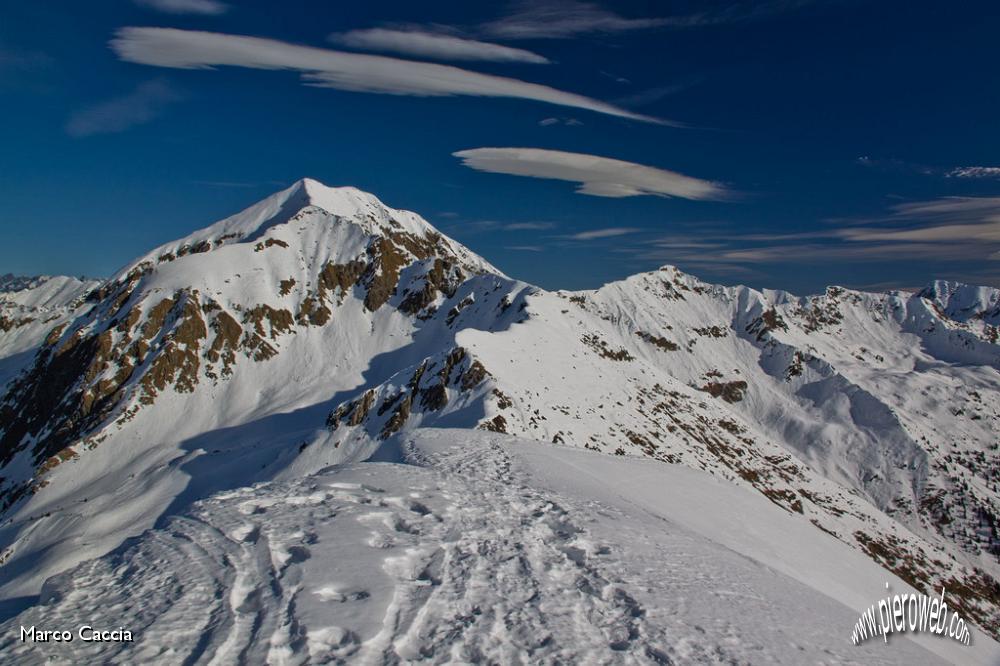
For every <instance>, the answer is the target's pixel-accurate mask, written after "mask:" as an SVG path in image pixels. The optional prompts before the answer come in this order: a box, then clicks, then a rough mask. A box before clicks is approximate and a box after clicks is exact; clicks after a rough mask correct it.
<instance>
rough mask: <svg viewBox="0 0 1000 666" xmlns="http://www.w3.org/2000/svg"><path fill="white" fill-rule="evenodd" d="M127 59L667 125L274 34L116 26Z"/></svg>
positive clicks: (523, 86) (443, 68)
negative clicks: (551, 107) (293, 75)
mask: <svg viewBox="0 0 1000 666" xmlns="http://www.w3.org/2000/svg"><path fill="white" fill-rule="evenodd" d="M111 48H112V49H113V50H114V52H115V53H116V54H117V55H118V57H119V58H121V59H122V60H125V61H128V62H134V63H139V64H143V65H153V66H157V67H171V68H174V69H212V68H214V67H216V66H225V65H228V66H232V67H247V68H250V69H265V70H290V71H297V72H299V73H300V74H301V76H302V78H303V80H304V81H305V82H306V83H307V84H309V85H314V86H319V87H326V88H336V89H338V90H348V91H352V92H368V93H382V94H390V95H413V96H422V97H446V96H455V95H467V96H474V97H507V98H515V99H525V100H533V101H537V102H546V103H548V104H555V105H559V106H567V107H573V108H578V109H586V110H589V111H593V112H595V113H603V114H606V115H611V116H617V117H620V118H628V119H631V120H639V121H643V122H649V123H656V124H672V123H670V122H669V121H665V120H660V119H657V118H653V117H650V116H645V115H641V114H638V113H633V112H631V111H627V110H625V109H621V108H619V107H616V106H614V105H611V104H607V103H605V102H601V101H599V100H595V99H591V98H589V97H584V96H583V95H577V94H574V93H569V92H564V91H562V90H557V89H555V88H550V87H549V86H544V85H540V84H537V83H529V82H527V81H521V80H518V79H512V78H506V77H502V76H493V75H490V74H481V73H478V72H472V71H469V70H465V69H460V68H458V67H453V66H451V65H439V64H435V63H428V62H418V61H413V60H401V59H399V58H390V57H386V56H377V55H368V54H362V53H346V52H343V51H333V50H329V49H321V48H316V47H311V46H300V45H297V44H290V43H288V42H283V41H279V40H275V39H265V38H260V37H246V36H242V35H227V34H221V33H214V32H201V31H194V30H178V29H175V28H136V27H129V28H122V29H121V30H119V31H118V32H117V33H116V36H115V38H114V39H113V40H112V41H111Z"/></svg>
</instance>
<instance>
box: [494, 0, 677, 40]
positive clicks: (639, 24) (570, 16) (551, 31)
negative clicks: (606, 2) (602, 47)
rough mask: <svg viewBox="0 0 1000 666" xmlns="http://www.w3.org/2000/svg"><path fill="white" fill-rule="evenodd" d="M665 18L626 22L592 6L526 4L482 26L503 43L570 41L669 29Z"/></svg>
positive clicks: (563, 0)
mask: <svg viewBox="0 0 1000 666" xmlns="http://www.w3.org/2000/svg"><path fill="white" fill-rule="evenodd" d="M668 23H669V19H665V18H625V17H623V16H620V15H618V14H615V13H614V12H612V11H609V10H606V9H604V8H602V7H600V6H599V5H597V4H595V3H592V2H579V1H577V0H530V1H528V0H522V1H520V2H514V3H511V10H510V12H509V13H508V14H507V15H506V16H503V17H501V18H499V19H496V20H495V21H491V22H489V23H485V24H483V25H482V26H480V30H481V31H482V32H483V33H484V34H487V35H490V36H492V37H497V38H502V39H539V38H549V39H552V38H556V39H560V38H567V37H575V36H577V35H582V34H588V33H594V32H604V33H609V32H626V31H629V30H643V29H647V28H655V27H659V26H663V25H667V24H668Z"/></svg>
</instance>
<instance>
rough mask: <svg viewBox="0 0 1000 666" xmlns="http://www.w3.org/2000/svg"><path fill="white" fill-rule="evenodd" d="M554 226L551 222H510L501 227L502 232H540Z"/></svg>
mask: <svg viewBox="0 0 1000 666" xmlns="http://www.w3.org/2000/svg"><path fill="white" fill-rule="evenodd" d="M555 226H556V225H555V224H554V223H552V222H511V223H510V224H505V225H503V230H504V231H541V230H544V229H551V228H553V227H555Z"/></svg>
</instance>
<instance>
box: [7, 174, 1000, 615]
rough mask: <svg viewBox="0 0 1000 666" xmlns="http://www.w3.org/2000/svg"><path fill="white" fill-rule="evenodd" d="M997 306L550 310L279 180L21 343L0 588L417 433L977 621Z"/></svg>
mask: <svg viewBox="0 0 1000 666" xmlns="http://www.w3.org/2000/svg"><path fill="white" fill-rule="evenodd" d="M331 209H333V210H331ZM998 293H1000V292H997V290H993V289H990V288H985V287H978V288H977V287H969V286H965V285H956V284H953V283H947V282H940V281H939V282H935V283H933V284H932V285H931V286H929V287H928V288H927V289H925V290H923V291H922V292H920V293H918V294H906V293H903V292H889V293H881V294H880V293H872V292H861V291H855V290H849V289H844V288H841V287H830V288H828V289H827V290H826V291H825V292H824V293H823V294H818V295H814V296H807V297H798V296H795V295H793V294H791V293H789V292H784V291H775V290H761V291H758V290H754V289H751V288H749V287H744V286H736V287H723V286H719V285H711V284H708V283H704V282H702V281H700V280H698V279H697V278H695V277H694V276H691V275H687V274H685V273H683V272H681V271H679V270H678V269H676V268H675V267H670V266H667V267H664V268H661V269H660V270H657V271H651V272H647V273H641V274H638V275H635V276H631V277H629V278H626V279H625V280H621V281H618V282H613V283H609V284H608V285H604V286H603V287H601V288H599V289H596V290H589V291H580V292H563V291H558V292H550V291H546V290H544V289H540V288H538V287H534V286H532V285H529V284H526V283H523V282H519V281H517V280H512V279H511V278H509V277H507V276H506V275H504V274H503V273H502V272H500V271H499V270H497V269H496V268H495V267H493V266H492V265H491V264H489V262H487V261H486V260H485V259H482V258H481V257H478V255H475V254H474V253H472V252H471V251H469V250H467V249H466V248H464V247H463V246H461V244H459V243H457V242H455V241H453V240H451V239H449V238H447V237H446V236H444V235H443V234H441V233H440V232H438V231H437V230H436V229H434V227H433V226H431V225H430V224H429V223H427V222H426V221H424V220H423V219H422V218H420V217H419V216H418V215H416V214H415V213H409V212H406V211H398V210H395V209H392V208H389V207H388V206H385V205H384V204H382V203H381V202H380V201H379V200H378V199H377V198H375V197H374V196H372V195H368V194H365V193H362V192H360V190H356V189H354V188H326V187H325V186H322V185H321V184H319V183H318V182H317V181H312V180H309V179H303V180H301V181H298V182H297V183H295V184H294V185H292V186H291V187H289V188H287V189H285V190H283V191H281V192H278V193H276V194H274V195H272V196H270V197H268V198H266V199H264V200H263V201H261V202H259V203H258V204H255V205H254V206H251V207H249V208H247V209H246V210H244V211H242V212H241V213H238V214H236V215H234V216H231V217H229V218H226V219H224V220H222V221H220V222H218V223H215V224H213V225H210V226H209V227H206V228H205V229H202V230H200V231H196V232H194V233H192V234H189V235H188V236H186V237H184V238H181V239H178V240H177V241H173V242H170V243H166V244H164V245H161V246H160V247H158V248H155V249H154V250H152V251H150V252H149V253H147V254H145V255H142V256H141V257H139V258H137V259H136V260H135V261H133V262H130V263H129V264H126V266H125V267H123V268H122V269H121V270H120V271H118V272H117V273H116V274H115V275H114V276H113V277H112V278H110V279H109V280H107V281H105V282H103V283H101V284H100V285H95V286H94V288H93V289H91V290H90V291H89V293H88V294H87V296H86V299H85V300H83V301H82V303H80V304H78V305H77V306H75V309H72V310H71V311H70V310H68V311H66V312H64V313H63V315H62V316H63V318H62V319H60V320H59V321H53V324H54V328H52V330H51V331H49V332H48V334H47V335H46V336H45V339H44V340H41V339H39V340H38V347H37V352H36V353H34V358H33V359H32V360H31V364H30V367H29V368H27V369H25V371H24V372H21V374H19V375H18V376H17V378H16V379H14V380H13V383H12V384H11V385H10V387H9V390H8V391H7V392H6V395H5V396H4V397H3V399H2V400H0V417H2V418H0V423H2V424H4V425H3V426H2V427H0V476H2V477H3V479H2V481H0V483H2V485H3V491H4V496H5V503H4V507H3V510H4V514H5V518H6V520H5V521H4V522H3V524H2V525H0V547H2V548H3V550H2V553H3V555H0V559H2V560H3V561H4V563H5V564H4V566H3V567H2V568H0V592H2V593H3V594H4V595H7V596H10V595H31V594H34V593H35V592H37V590H38V588H39V586H40V585H41V582H42V580H44V578H45V577H47V575H49V574H51V573H54V572H57V571H61V570H64V569H65V568H67V567H69V566H72V565H73V564H75V563H77V562H79V561H80V560H82V559H85V558H87V557H95V556H99V555H101V554H103V553H104V552H106V551H107V550H108V549H109V548H112V547H114V546H115V545H116V544H117V543H120V542H121V541H122V540H123V539H124V538H126V537H128V536H135V535H136V534H138V533H140V532H141V531H142V530H144V529H146V528H147V527H150V526H152V525H154V524H159V523H160V522H162V520H164V519H165V518H167V517H168V516H169V515H170V514H172V513H173V512H176V511H179V510H182V509H183V508H184V507H185V506H186V505H187V504H190V502H192V501H194V500H198V499H201V498H204V497H207V496H209V495H211V494H213V493H216V492H218V491H222V490H229V489H232V488H237V487H242V486H245V485H249V484H252V483H255V482H258V481H266V480H271V479H282V478H286V479H287V478H292V477H296V476H301V475H306V474H310V473H312V472H315V471H317V470H319V469H322V468H323V467H325V466H327V465H330V464H336V463H342V462H352V461H357V460H362V459H365V458H368V457H369V456H371V455H372V454H376V453H377V452H378V451H379V450H380V448H381V447H382V446H383V443H384V442H386V441H387V440H390V439H392V438H394V437H403V436H408V433H411V432H413V431H416V430H419V429H421V428H425V427H427V426H434V427H449V428H459V429H469V428H471V429H481V430H491V431H494V432H501V433H503V432H506V433H508V434H510V435H516V436H520V437H526V438H528V439H533V440H541V441H552V442H557V443H559V442H562V443H566V444H574V445H576V446H581V447H584V448H591V449H596V450H600V451H604V452H605V453H609V454H618V455H636V456H643V457H649V458H653V459H656V460H661V461H663V462H666V463H672V464H684V465H687V466H690V467H694V468H695V469H700V470H705V471H708V472H709V473H712V474H714V475H717V476H719V477H721V478H723V479H726V480H728V481H730V482H732V483H735V484H737V485H742V486H744V487H747V488H750V489H753V490H754V491H756V492H759V493H761V494H763V495H764V496H765V497H767V498H768V499H769V500H771V502H773V503H774V504H776V505H778V506H780V507H782V508H783V509H784V510H786V511H788V512H790V513H792V514H795V515H798V516H801V517H802V519H803V520H809V521H810V522H812V523H813V524H814V525H815V526H816V527H817V528H818V529H820V530H823V531H825V532H829V533H832V534H834V535H835V536H836V538H838V539H839V540H841V541H843V542H844V543H847V544H848V545H850V546H851V547H852V548H855V549H857V550H859V551H861V552H863V553H865V554H866V555H867V556H868V557H870V558H871V559H873V560H875V561H876V562H878V563H879V564H880V565H881V566H883V567H885V568H886V569H889V570H892V571H894V572H896V573H897V574H898V575H900V577H902V578H903V579H904V580H907V582H911V583H912V584H914V586H916V587H920V588H924V589H927V588H931V587H933V586H935V585H938V584H941V583H947V584H948V585H949V590H951V589H952V588H956V589H958V588H961V589H963V590H964V592H963V593H962V594H960V595H959V597H960V598H961V600H962V601H961V604H962V609H963V612H964V614H965V615H966V616H967V617H971V618H973V619H974V620H975V621H977V623H978V624H979V625H980V626H981V627H984V628H988V627H990V626H991V624H992V626H996V625H995V619H996V618H997V617H1000V587H997V583H996V579H997V577H998V573H1000V565H998V556H1000V540H998V538H997V515H998V514H1000V502H998V497H1000V495H998V490H997V487H996V483H995V481H994V482H993V483H992V484H991V482H990V478H991V475H993V474H994V473H995V470H997V469H998V468H1000V461H998V458H997V454H996V452H995V448H994V449H991V448H990V443H991V442H995V441H996V436H997V433H998V432H1000V389H998V382H997V368H998V367H1000V353H998V349H997V345H996V340H997V319H996V317H995V313H994V309H995V307H996V303H997V301H998V298H997V295H998ZM78 300H79V299H78ZM2 339H3V338H0V341H2ZM956 386H959V387H962V388H963V389H964V390H965V392H964V393H962V392H958V391H956ZM992 478H994V479H995V478H996V477H995V476H993V477H992ZM121 479H128V480H127V481H126V482H124V483H122V482H121ZM969 508H971V509H972V511H971V514H970V513H969V511H968V509H969ZM98 514H104V515H105V518H104V519H103V520H102V521H101V523H99V524H100V525H101V526H100V527H95V525H97V524H98V523H97V522H96V520H95V518H94V517H95V515H98ZM111 517H114V520H111ZM111 523H113V524H111ZM88 534H89V536H85V535H88Z"/></svg>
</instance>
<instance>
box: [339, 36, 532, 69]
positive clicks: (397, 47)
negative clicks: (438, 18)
mask: <svg viewBox="0 0 1000 666" xmlns="http://www.w3.org/2000/svg"><path fill="white" fill-rule="evenodd" d="M330 41H332V42H334V43H335V44H339V45H341V46H346V47H348V48H352V49H359V50H362V51H382V52H386V53H401V54H403V55H409V56H418V57H421V58H430V59H432V60H487V61H492V62H518V63H532V64H536V65H547V64H549V59H548V58H546V57H544V56H540V55H538V54H537V53H532V52H531V51H526V50H524V49H516V48H512V47H510V46H503V45H501V44H491V43H489V42H481V41H478V40H475V39H466V38H464V37H457V36H455V35H446V34H439V33H434V32H427V31H424V30H416V29H415V30H393V29H389V28H372V29H369V30H352V31H350V32H345V33H339V34H333V35H330Z"/></svg>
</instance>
